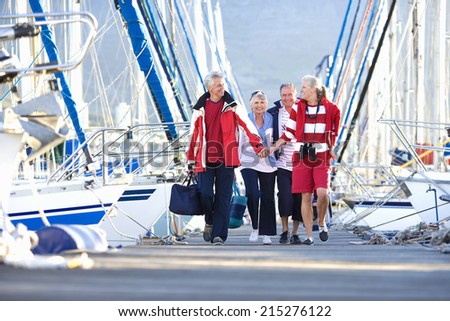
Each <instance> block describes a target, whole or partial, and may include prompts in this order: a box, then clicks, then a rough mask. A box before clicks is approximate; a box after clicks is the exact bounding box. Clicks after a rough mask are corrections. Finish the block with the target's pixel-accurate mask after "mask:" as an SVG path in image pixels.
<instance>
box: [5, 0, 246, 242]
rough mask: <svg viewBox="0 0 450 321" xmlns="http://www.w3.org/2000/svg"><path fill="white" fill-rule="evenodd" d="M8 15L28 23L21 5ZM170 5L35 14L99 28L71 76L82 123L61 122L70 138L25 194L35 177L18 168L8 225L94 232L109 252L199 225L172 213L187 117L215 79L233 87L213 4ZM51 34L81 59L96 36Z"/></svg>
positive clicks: (57, 6)
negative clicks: (86, 39)
mask: <svg viewBox="0 0 450 321" xmlns="http://www.w3.org/2000/svg"><path fill="white" fill-rule="evenodd" d="M31 2H39V1H30V3H31ZM15 5H16V7H14V6H13V8H11V7H7V8H6V7H5V8H4V9H3V10H5V9H7V10H12V11H13V12H11V15H10V16H14V17H8V19H16V20H24V19H30V16H27V15H26V14H25V13H20V12H26V11H27V5H26V4H19V3H16V4H15ZM172 5H173V6H169V5H167V6H165V5H163V4H156V3H150V2H149V1H128V0H127V1H120V2H114V1H111V2H108V8H107V9H108V10H105V9H106V8H105V6H104V3H102V4H94V3H84V2H82V3H73V2H71V1H70V2H62V3H52V4H51V6H52V8H46V10H44V11H46V12H44V13H41V15H42V16H46V17H51V16H53V15H56V14H57V12H70V13H71V14H73V15H75V16H77V15H79V16H81V17H83V19H84V20H83V22H85V20H86V21H90V23H89V25H90V26H89V27H92V26H94V27H95V28H97V19H96V18H94V17H95V16H94V15H93V14H92V13H90V12H95V14H96V16H97V17H99V18H101V23H100V27H99V29H98V30H96V32H95V40H92V47H91V48H90V50H89V52H86V59H85V60H84V61H83V64H82V65H80V67H79V68H76V69H73V70H71V71H70V73H67V76H66V77H67V82H68V84H70V88H71V89H72V97H74V100H76V101H77V103H78V106H77V108H76V112H74V113H75V117H77V118H78V121H76V120H75V121H74V119H72V118H71V117H72V116H73V115H72V114H71V113H70V112H68V113H67V116H66V117H67V118H71V122H70V123H69V124H70V125H71V126H73V128H72V130H71V131H70V133H69V134H68V135H67V138H66V140H65V141H64V144H63V145H59V146H58V148H54V149H52V150H50V151H49V152H48V153H46V154H44V155H42V157H39V158H37V159H36V161H35V162H33V164H32V167H33V169H32V170H31V171H30V172H31V173H32V174H30V175H31V177H32V178H33V182H32V183H31V184H30V182H31V181H30V175H26V173H25V172H24V171H23V168H22V167H20V168H19V172H18V174H17V175H16V179H15V180H14V182H13V184H12V187H11V193H10V197H9V199H8V209H7V213H8V217H9V218H10V219H11V221H12V223H13V224H19V223H22V224H25V225H26V226H28V228H29V229H31V230H36V229H39V228H42V227H43V226H46V225H47V226H48V225H51V224H71V223H75V222H76V223H78V224H86V225H97V226H99V227H100V228H102V229H103V230H105V232H106V235H107V238H108V241H109V242H110V244H112V245H117V244H137V243H140V242H142V239H143V238H144V237H149V236H150V237H151V236H155V235H156V236H159V235H163V236H166V235H173V234H178V233H180V234H182V233H183V231H182V229H183V228H189V229H191V230H194V229H196V228H198V227H200V222H196V219H190V217H189V218H187V217H180V216H176V215H173V214H172V213H170V212H169V211H168V198H169V193H168V191H170V188H171V185H172V184H174V183H175V182H177V181H182V180H183V175H184V174H185V165H184V163H183V162H184V159H183V158H184V147H185V146H186V145H185V140H186V139H187V134H188V125H189V122H188V120H189V117H190V106H191V105H192V102H193V101H194V100H195V99H196V97H198V96H199V95H200V93H202V92H203V91H204V88H203V85H202V78H203V75H204V74H206V72H207V71H209V70H210V69H213V68H217V69H221V70H223V71H224V72H225V73H228V74H229V77H227V79H228V80H229V81H230V83H229V87H230V89H231V90H233V88H234V89H235V90H236V88H238V87H237V86H236V85H235V83H233V82H232V81H233V77H232V74H231V69H230V67H229V63H228V61H227V59H226V55H225V54H224V49H223V48H221V46H220V43H221V42H222V41H221V37H223V35H221V29H220V28H221V26H220V25H219V23H221V20H220V6H219V5H218V2H216V3H211V2H208V3H203V2H201V1H194V2H192V3H190V4H185V3H184V2H183V1H175V2H173V4H172ZM85 10H86V11H85ZM88 12H89V13H88ZM35 15H36V13H35ZM199 16H200V17H202V19H198V18H199ZM5 17H6V16H5ZM192 17H196V19H195V20H194V19H192ZM91 20H92V21H91ZM193 21H195V24H194V23H193ZM216 22H218V23H217V24H216ZM54 28H55V30H54V34H55V46H56V47H57V48H60V50H61V51H62V52H64V55H65V56H66V57H69V58H70V57H72V56H76V55H79V54H80V36H81V35H85V34H88V35H91V32H89V31H88V29H89V28H86V27H83V26H82V23H81V24H73V25H71V26H70V27H65V28H61V29H57V25H56V24H55V26H54ZM205 30H206V32H205ZM68 34H70V37H66V35H68ZM58 36H59V37H58ZM205 37H206V38H207V39H208V41H207V45H206V44H205V42H204V41H203V40H202V39H204V38H205ZM66 40H67V41H66ZM222 40H223V39H222ZM90 41H91V40H90ZM175 43H176V44H177V46H175ZM14 46H17V47H19V46H22V47H25V48H26V46H29V47H30V48H35V47H33V46H31V45H30V44H28V43H14ZM14 46H12V47H14ZM43 48H44V46H43V47H39V46H38V48H37V50H43ZM62 48H64V49H62ZM82 49H84V47H82ZM21 52H22V51H21ZM208 52H209V56H208V54H207V53H208ZM14 53H17V54H18V56H19V52H18V51H17V52H16V51H14ZM30 57H35V59H37V58H36V57H39V56H38V54H35V55H33V54H32V55H30ZM19 58H20V57H19ZM143 58H144V59H143ZM22 60H24V59H22ZM24 61H26V60H24ZM209 61H210V62H211V63H210V64H211V65H209V63H208V62H209ZM26 63H28V62H26ZM146 64H147V65H146ZM20 90H21V91H25V92H27V91H26V90H29V91H30V92H31V90H32V89H31V86H30V89H22V88H20ZM33 90H34V89H33ZM234 95H235V96H236V97H239V92H238V91H236V92H235V93H234ZM8 99H10V96H8ZM77 122H78V123H79V124H80V128H79V129H75V127H76V126H75V123H77ZM81 131H83V132H85V133H86V134H85V136H84V137H83V135H81V136H80V135H79V134H80V132H81ZM74 133H76V134H77V135H74ZM82 134H83V133H82ZM33 185H34V186H35V187H34V188H33ZM197 220H198V218H197ZM175 223H176V224H175ZM175 226H176V228H177V229H179V230H175ZM201 227H203V225H201Z"/></svg>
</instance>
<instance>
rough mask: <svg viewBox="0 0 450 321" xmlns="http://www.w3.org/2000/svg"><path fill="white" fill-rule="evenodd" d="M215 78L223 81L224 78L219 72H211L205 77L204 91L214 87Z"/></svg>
mask: <svg viewBox="0 0 450 321" xmlns="http://www.w3.org/2000/svg"><path fill="white" fill-rule="evenodd" d="M216 78H221V79H223V78H224V76H223V74H222V73H221V72H220V71H211V72H209V73H208V74H207V75H206V76H205V79H204V80H203V84H204V85H205V87H206V89H209V88H211V87H212V86H213V85H214V79H216Z"/></svg>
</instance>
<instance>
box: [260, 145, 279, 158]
mask: <svg viewBox="0 0 450 321" xmlns="http://www.w3.org/2000/svg"><path fill="white" fill-rule="evenodd" d="M276 150H277V148H276V147H275V145H272V146H271V147H265V148H264V149H262V150H261V151H260V152H259V153H258V157H259V158H264V157H268V156H269V155H270V154H272V153H273V152H275V151H276Z"/></svg>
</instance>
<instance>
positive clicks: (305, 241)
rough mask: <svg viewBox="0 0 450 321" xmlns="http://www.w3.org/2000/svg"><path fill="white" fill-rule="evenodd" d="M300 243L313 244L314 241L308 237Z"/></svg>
mask: <svg viewBox="0 0 450 321" xmlns="http://www.w3.org/2000/svg"><path fill="white" fill-rule="evenodd" d="M302 244H303V245H313V244H314V241H313V240H311V239H310V238H309V237H308V238H307V239H306V240H304V241H303V242H302Z"/></svg>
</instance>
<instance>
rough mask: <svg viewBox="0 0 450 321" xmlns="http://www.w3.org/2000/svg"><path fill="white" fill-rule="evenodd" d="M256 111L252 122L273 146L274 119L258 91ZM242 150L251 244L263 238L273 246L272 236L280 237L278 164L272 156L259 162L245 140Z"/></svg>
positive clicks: (254, 96)
mask: <svg viewBox="0 0 450 321" xmlns="http://www.w3.org/2000/svg"><path fill="white" fill-rule="evenodd" d="M250 107H251V109H252V111H251V112H250V113H249V115H248V116H249V118H250V120H251V121H252V122H253V124H254V125H255V126H256V128H257V129H258V133H259V136H260V137H261V138H262V140H263V144H264V145H265V146H266V147H267V146H270V145H271V142H272V141H273V139H272V132H273V118H272V115H270V114H269V113H268V112H267V111H266V109H267V97H266V95H265V94H264V93H263V92H262V91H260V90H258V91H255V92H254V93H252V95H251V97H250ZM240 141H241V142H243V144H241V145H240V146H239V152H240V155H239V157H240V162H241V166H240V167H239V169H240V172H241V175H242V178H243V180H244V184H245V191H246V196H247V198H248V200H247V208H248V212H249V214H250V218H251V220H252V227H253V231H252V232H251V234H250V237H249V240H250V241H251V242H256V241H257V240H258V239H259V235H262V241H263V243H264V244H271V243H272V241H271V239H270V236H271V235H277V226H276V215H275V214H276V212H275V192H274V190H275V176H276V174H275V171H276V170H277V167H276V160H275V156H274V155H273V154H272V155H270V156H269V157H265V158H259V157H258V155H257V154H256V153H255V151H254V150H253V149H252V147H251V145H250V144H249V143H248V142H247V141H246V140H245V139H244V138H243V139H241V140H240Z"/></svg>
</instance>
